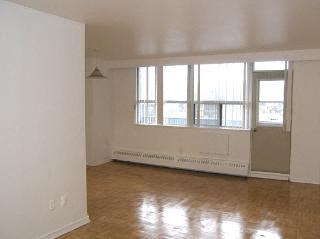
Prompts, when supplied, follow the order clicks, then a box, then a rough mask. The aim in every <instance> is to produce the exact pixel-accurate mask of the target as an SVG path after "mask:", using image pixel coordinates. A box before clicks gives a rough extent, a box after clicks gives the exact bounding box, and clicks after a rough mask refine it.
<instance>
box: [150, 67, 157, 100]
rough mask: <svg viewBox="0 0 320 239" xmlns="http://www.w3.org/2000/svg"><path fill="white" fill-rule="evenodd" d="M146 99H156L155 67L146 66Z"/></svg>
mask: <svg viewBox="0 0 320 239" xmlns="http://www.w3.org/2000/svg"><path fill="white" fill-rule="evenodd" d="M148 100H156V67H154V66H151V67H148Z"/></svg>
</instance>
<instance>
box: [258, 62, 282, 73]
mask: <svg viewBox="0 0 320 239" xmlns="http://www.w3.org/2000/svg"><path fill="white" fill-rule="evenodd" d="M285 69H286V62H285V61H260V62H255V63H254V70H255V71H276V70H278V71H279V70H285Z"/></svg>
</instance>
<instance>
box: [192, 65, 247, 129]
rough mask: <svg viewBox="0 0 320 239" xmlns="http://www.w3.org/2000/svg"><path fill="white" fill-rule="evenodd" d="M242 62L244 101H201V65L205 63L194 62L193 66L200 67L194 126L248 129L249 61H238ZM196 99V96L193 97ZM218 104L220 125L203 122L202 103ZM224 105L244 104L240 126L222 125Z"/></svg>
mask: <svg viewBox="0 0 320 239" xmlns="http://www.w3.org/2000/svg"><path fill="white" fill-rule="evenodd" d="M238 63H242V64H243V67H244V75H243V99H242V101H215V100H203V101H201V88H200V86H201V68H200V66H201V65H204V64H194V65H192V67H198V70H197V72H198V81H197V82H198V86H197V100H196V101H194V105H195V106H194V108H197V111H196V112H195V113H194V115H193V122H194V126H197V127H208V128H231V129H247V127H248V125H249V124H248V123H247V122H246V121H247V117H246V114H247V113H246V111H247V110H249V108H248V103H249V99H248V95H247V93H248V91H249V88H248V86H249V84H248V80H249V79H248V63H247V62H238ZM212 64H230V63H212ZM193 99H194V97H193ZM199 99H200V100H199ZM201 104H204V105H218V111H219V113H218V123H219V125H206V124H201V119H200V105H201ZM223 105H241V106H242V112H243V113H242V125H241V126H240V127H234V126H224V125H222V118H223Z"/></svg>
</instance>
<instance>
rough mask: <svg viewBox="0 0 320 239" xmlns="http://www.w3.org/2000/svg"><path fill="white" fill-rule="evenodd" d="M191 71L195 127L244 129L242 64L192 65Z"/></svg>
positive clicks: (243, 68) (243, 77)
mask: <svg viewBox="0 0 320 239" xmlns="http://www.w3.org/2000/svg"><path fill="white" fill-rule="evenodd" d="M194 69H195V71H194V73H195V74H194V79H195V83H196V84H197V87H195V93H194V95H195V112H196V113H195V124H196V125H199V126H220V127H237V128H241V127H243V126H244V103H245V102H244V84H245V64H244V63H234V64H232V63H230V64H206V65H195V66H194ZM199 89H200V90H199ZM199 119H200V120H199Z"/></svg>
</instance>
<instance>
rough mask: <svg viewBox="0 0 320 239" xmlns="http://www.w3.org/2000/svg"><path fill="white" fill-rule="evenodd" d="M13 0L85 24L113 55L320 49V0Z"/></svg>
mask: <svg viewBox="0 0 320 239" xmlns="http://www.w3.org/2000/svg"><path fill="white" fill-rule="evenodd" d="M12 2H16V3H19V4H22V5H25V6H29V7H32V8H35V9H39V10H42V11H45V12H49V13H52V14H55V15H59V16H63V17H66V18H69V19H73V20H77V21H81V22H84V23H86V24H87V28H86V48H87V53H89V52H90V51H89V50H91V49H99V50H100V52H101V53H100V54H101V55H102V56H103V57H105V58H107V59H110V60H119V59H133V58H149V57H168V56H185V55H208V54H217V53H219V54H221V53H230V52H232V53H239V52H253V51H268V50H290V49H311V48H320V27H319V26H318V25H317V24H319V23H320V0H12ZM48 30H49V29H48Z"/></svg>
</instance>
